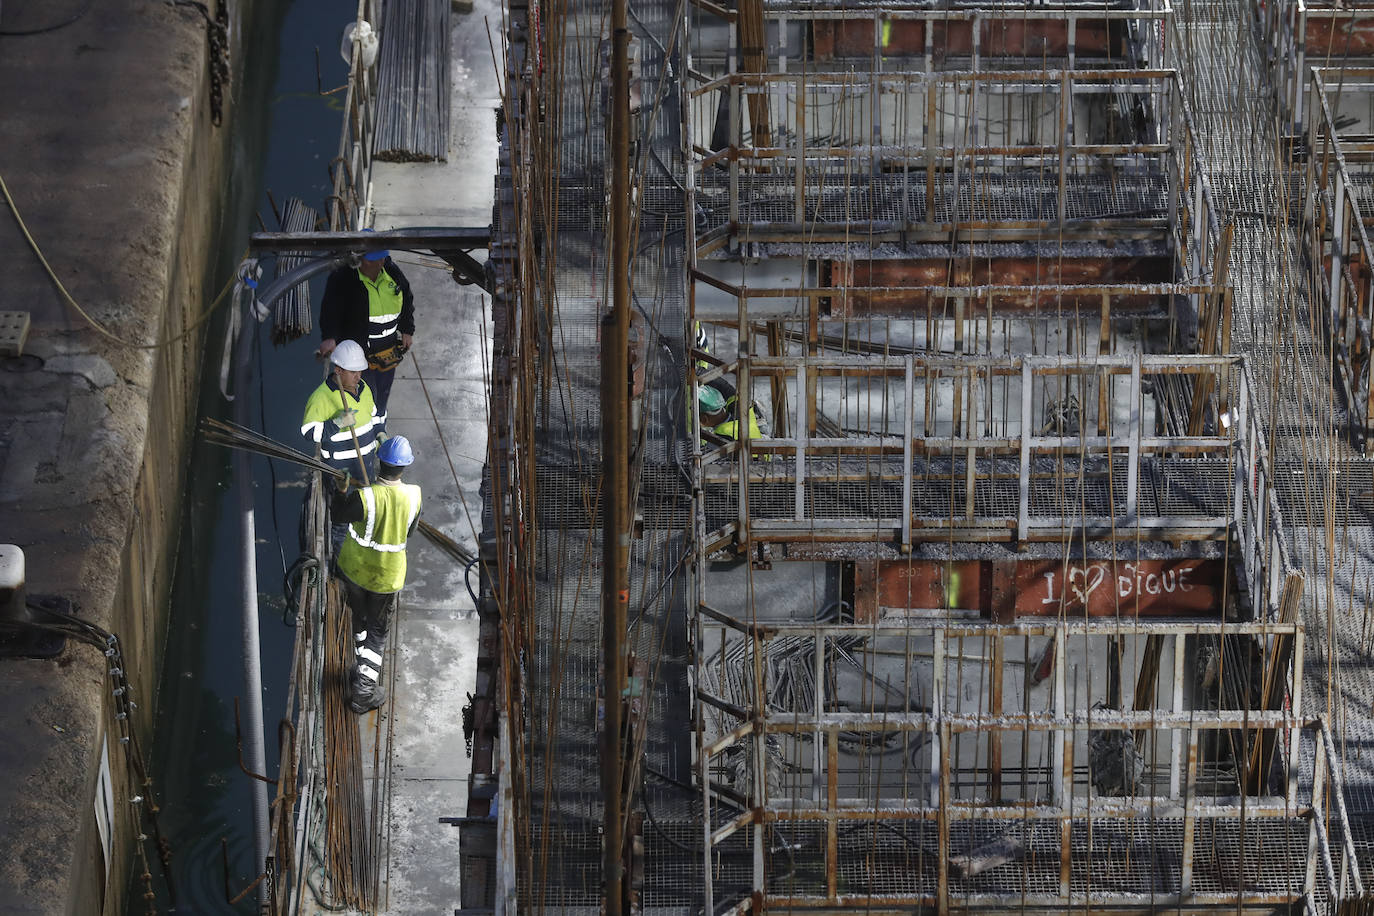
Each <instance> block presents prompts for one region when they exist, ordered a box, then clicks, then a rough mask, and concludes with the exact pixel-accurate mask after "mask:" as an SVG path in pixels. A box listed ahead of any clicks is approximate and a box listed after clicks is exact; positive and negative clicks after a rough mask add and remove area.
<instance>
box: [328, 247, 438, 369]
mask: <svg viewBox="0 0 1374 916" xmlns="http://www.w3.org/2000/svg"><path fill="white" fill-rule="evenodd" d="M382 270H383V271H384V272H386V274H387V275H388V276H390V277H391V279H392V280H394V281H395V282H396V285H397V286H398V287H400V289H401V322H400V325H399V329H400V332H401V333H402V334H414V333H415V295H414V294H413V293H411V291H410V282H409V281H408V280H406V275H405V274H403V273H401V268H399V267H397V266H396V265H395V263H394V262H392V260H391V258H387V259H386V260H385V261H383V262H382ZM331 338H332V339H333V340H336V341H339V340H352V341H356V342H357V343H358V345H359V346H361V347H362V348H363V350H364V351H366V350H367V287H365V286H363V281H362V280H360V279H358V269H357V268H356V267H349V266H347V265H345V266H343V267H340V268H338V269H337V270H335V271H334V272H332V273H331V274H330V275H329V279H328V280H327V281H326V282H325V285H324V301H322V302H321V303H320V339H321V340H330V339H331Z"/></svg>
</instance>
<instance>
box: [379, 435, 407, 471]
mask: <svg viewBox="0 0 1374 916" xmlns="http://www.w3.org/2000/svg"><path fill="white" fill-rule="evenodd" d="M377 458H378V460H379V461H381V462H382V463H383V464H389V465H391V466H393V467H398V468H403V467H406V466H407V465H409V464H410V463H411V462H413V461H414V460H415V455H414V454H413V453H412V452H411V451H410V440H409V439H407V438H406V437H405V436H392V437H391V438H390V439H388V440H386V441H385V442H383V443H382V444H381V446H379V447H378V449H377Z"/></svg>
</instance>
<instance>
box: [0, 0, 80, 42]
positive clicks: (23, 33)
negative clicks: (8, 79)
mask: <svg viewBox="0 0 1374 916" xmlns="http://www.w3.org/2000/svg"><path fill="white" fill-rule="evenodd" d="M94 5H95V0H86V3H85V5H84V6H82V7H81V9H79V10H77V11H76V12H75V13H73V14H72V15H71V16H69V17H68V18H66V19H63V20H62V21H60V22H55V23H53V24H51V25H41V26H38V27H36V28H32V29H0V38H27V37H29V36H30V35H47V34H50V33H52V32H56V31H58V30H59V29H65V28H66V27H67V26H69V25H75V24H76V23H77V22H79V21H80V20H81V19H82V18H83V17H84V16H85V15H86V14H87V13H89V12H90V11H91V7H92V6H94Z"/></svg>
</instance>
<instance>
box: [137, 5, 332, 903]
mask: <svg viewBox="0 0 1374 916" xmlns="http://www.w3.org/2000/svg"><path fill="white" fill-rule="evenodd" d="M256 6H257V13H256V16H255V21H253V22H252V23H250V24H249V26H248V29H247V32H246V34H245V40H244V43H243V47H244V48H245V53H244V58H245V59H244V60H243V61H241V62H236V63H235V70H234V72H235V74H236V75H238V74H242V78H241V85H240V86H239V87H237V91H238V96H237V105H238V107H237V112H236V121H235V123H234V125H233V128H232V129H233V130H234V132H235V136H234V138H233V140H234V151H233V156H234V168H233V180H234V181H235V186H234V187H233V188H232V189H231V201H230V207H231V212H230V213H226V215H225V225H226V227H228V229H229V231H228V232H227V233H226V236H227V238H226V245H225V251H223V252H222V253H221V256H222V263H221V265H220V274H219V278H217V279H214V280H213V281H212V284H213V285H214V286H216V287H218V284H219V283H220V282H222V278H223V277H225V276H227V275H228V271H230V270H231V269H232V267H233V264H234V263H236V262H237V259H238V256H239V254H240V252H241V251H242V250H243V248H244V245H245V244H246V241H247V237H248V233H249V232H251V231H254V230H256V229H258V228H259V224H258V214H260V215H261V218H262V220H264V221H265V223H266V226H267V228H269V229H276V228H277V226H276V222H275V219H274V217H273V214H272V208H271V205H270V204H269V202H268V197H267V191H268V190H270V191H271V192H272V194H273V195H274V197H275V198H276V200H277V202H278V204H280V203H281V202H283V201H284V200H285V199H286V198H287V197H289V196H297V197H300V198H302V199H303V200H304V201H305V202H306V203H307V204H309V205H311V206H314V207H316V208H322V207H323V205H324V199H325V196H326V195H327V194H328V193H329V186H328V174H327V167H328V163H329V161H330V160H331V159H332V158H333V157H334V154H335V149H336V147H337V145H338V140H339V131H340V128H341V126H342V123H343V121H342V108H343V94H342V93H338V94H335V95H330V96H321V95H320V94H319V93H318V92H317V91H316V65H315V48H316V47H317V46H318V48H319V52H320V53H319V59H320V69H321V71H322V78H323V82H324V88H326V89H329V88H333V87H335V86H338V85H340V84H342V83H343V81H344V80H345V79H346V76H347V68H346V67H345V65H344V63H343V61H342V60H341V59H340V57H339V53H338V46H339V37H340V33H341V31H342V29H343V26H344V24H345V22H346V21H347V10H345V8H344V7H343V6H341V5H340V4H338V3H336V2H334V3H331V2H328V0H291V2H289V3H286V2H273V0H267V2H261V0H260V2H258V3H257V4H256ZM317 286H319V287H320V288H321V289H322V287H323V284H317ZM319 292H320V290H318V289H317V291H316V293H317V295H318V293H319ZM316 314H318V312H317V313H316ZM269 331H270V328H268V327H266V326H263V327H261V328H259V329H258V333H259V340H258V356H259V363H258V367H259V369H260V371H259V372H258V373H257V375H256V378H255V379H254V385H253V388H252V390H250V391H249V392H247V394H248V396H249V397H250V398H251V399H252V411H251V412H252V414H253V425H254V426H256V428H258V429H263V430H265V431H266V432H267V433H268V434H269V435H270V436H272V437H273V438H275V439H277V440H278V441H281V442H284V443H286V444H289V445H293V446H296V445H300V443H301V442H302V440H301V438H300V416H301V410H302V408H303V406H304V403H305V399H306V397H307V395H308V394H309V393H310V391H311V390H312V389H313V388H314V386H315V385H316V384H318V382H319V379H320V377H321V369H320V366H319V364H318V363H316V362H315V361H314V360H313V359H312V357H311V354H312V352H313V350H314V348H315V346H316V343H317V341H316V338H317V337H318V335H317V334H315V335H312V336H311V337H310V338H308V339H304V340H300V341H297V342H295V343H294V344H291V345H289V346H286V347H281V348H275V347H273V346H272V344H271V342H270V335H269ZM222 349H223V338H222V336H221V335H220V333H219V332H216V333H212V334H211V336H210V340H209V341H208V343H207V347H206V353H205V362H204V371H203V378H202V392H201V401H200V410H201V413H202V414H209V415H214V416H225V417H227V416H228V414H229V410H230V408H229V405H228V404H227V403H226V402H225V400H224V399H223V397H222V396H221V394H220V391H219V365H220V358H221V354H222ZM191 461H192V466H191V486H190V489H189V491H188V492H187V494H186V514H185V520H184V524H183V529H182V540H181V544H182V552H181V555H180V558H179V560H178V567H177V575H176V578H175V582H174V585H173V606H172V611H171V622H170V627H169V633H168V640H167V654H166V657H165V662H164V668H163V676H162V682H161V688H160V693H159V704H158V707H159V708H158V715H157V724H156V739H155V745H154V749H153V753H152V755H151V758H152V766H153V778H154V780H155V781H156V787H157V792H158V796H159V801H160V803H161V805H162V828H163V831H164V833H165V835H166V836H167V838H168V839H169V841H170V843H171V848H172V867H173V875H174V880H175V883H176V891H177V901H176V910H175V911H176V912H178V913H197V914H201V913H226V912H238V913H253V912H255V904H256V899H257V895H256V892H249V893H247V894H245V895H244V898H243V900H241V901H240V902H239V903H238V904H237V905H232V906H231V905H230V904H229V903H228V902H226V899H225V884H226V874H225V869H224V867H223V865H222V862H221V851H220V850H221V842H222V841H223V842H225V843H227V848H228V854H229V855H228V858H229V867H228V874H227V883H228V886H229V892H230V894H235V895H236V894H238V893H240V892H241V891H243V889H245V888H247V887H248V886H249V885H250V884H251V883H252V882H253V880H254V878H255V877H256V874H257V866H256V864H255V863H254V861H253V848H252V847H253V839H252V837H253V818H252V810H251V797H252V796H251V793H252V787H251V782H250V779H249V777H248V776H246V775H244V773H243V772H242V771H241V770H240V769H239V765H238V753H237V750H236V747H235V737H234V700H235V697H239V696H241V695H242V692H243V673H242V672H243V668H242V662H241V657H242V656H241V625H240V619H239V615H240V595H241V588H240V581H239V569H238V564H237V562H236V548H235V546H234V545H235V542H234V536H235V532H236V526H237V513H236V495H235V494H234V493H233V492H232V488H231V486H230V471H229V464H230V462H229V455H228V453H227V452H225V451H224V450H222V449H218V448H216V447H214V446H207V445H203V444H200V443H197V445H196V446H195V447H194V449H193V451H192V456H191ZM252 470H253V476H254V487H255V493H256V505H257V536H258V550H257V555H258V589H259V607H260V632H261V641H262V662H263V678H262V681H263V688H264V697H263V699H264V718H265V721H266V723H267V732H268V738H267V741H268V745H267V760H268V767H269V770H270V772H269V773H268V774H267V775H269V776H273V777H275V775H276V761H277V759H278V756H279V753H278V746H277V723H278V722H279V721H280V720H281V717H282V715H283V703H284V700H285V688H286V679H287V676H288V672H289V666H290V663H291V652H292V643H293V639H294V630H292V629H291V628H290V627H289V626H286V625H284V624H283V622H282V614H283V611H284V610H285V607H286V605H285V601H284V599H283V597H282V579H283V572H284V567H285V565H286V564H289V563H291V562H292V561H293V560H294V559H295V558H296V556H297V554H298V552H299V551H298V539H297V529H298V522H299V514H300V504H301V499H302V496H303V494H304V492H305V489H304V484H305V473H304V472H303V471H301V470H300V469H298V468H296V467H293V466H288V465H284V464H281V463H272V462H268V461H267V460H266V459H263V458H254V459H253V461H252ZM150 855H151V851H150ZM152 870H153V873H154V876H155V877H154V882H153V883H154V886H155V889H157V890H158V892H159V901H158V903H159V906H158V909H159V911H165V910H167V909H168V907H169V905H170V901H169V900H168V899H167V898H166V896H165V890H164V889H163V888H162V886H161V885H162V881H161V875H160V870H159V869H158V867H157V865H156V864H155V863H154V864H153V869H152ZM134 877H135V880H134V882H133V884H132V885H131V887H130V893H129V897H128V909H129V912H144V911H145V904H144V901H143V899H142V893H143V890H144V888H143V886H142V882H141V881H138V880H137V876H134Z"/></svg>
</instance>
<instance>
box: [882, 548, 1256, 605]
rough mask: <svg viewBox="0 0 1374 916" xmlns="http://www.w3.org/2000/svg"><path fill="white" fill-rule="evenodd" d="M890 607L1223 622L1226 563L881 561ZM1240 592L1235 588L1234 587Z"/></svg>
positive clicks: (884, 599) (885, 599)
mask: <svg viewBox="0 0 1374 916" xmlns="http://www.w3.org/2000/svg"><path fill="white" fill-rule="evenodd" d="M877 575H878V603H879V606H880V607H887V608H962V609H968V610H977V611H979V613H981V614H982V615H983V616H984V617H987V618H993V619H997V620H1007V619H1014V618H1017V617H1041V616H1058V615H1062V614H1068V615H1083V614H1084V613H1086V614H1087V616H1090V617H1107V616H1111V617H1115V616H1117V615H1127V616H1138V615H1143V616H1165V617H1199V616H1215V615H1219V614H1220V613H1221V610H1222V597H1223V595H1224V594H1225V593H1226V591H1227V582H1226V579H1227V575H1226V564H1225V561H1223V560H1208V559H1196V558H1177V559H1149V560H1135V561H1129V562H1127V561H1119V562H1118V561H1111V560H1068V561H1064V560H1057V559H1054V560H1047V559H1037V560H1028V559H1017V560H964V561H957V562H953V563H950V562H946V561H943V560H915V559H913V560H907V561H897V562H891V561H879V562H878V571H877ZM1232 587H1234V586H1232Z"/></svg>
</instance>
